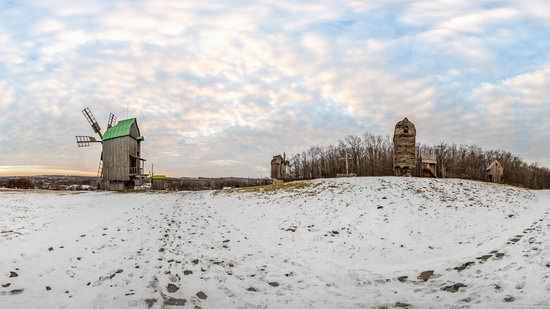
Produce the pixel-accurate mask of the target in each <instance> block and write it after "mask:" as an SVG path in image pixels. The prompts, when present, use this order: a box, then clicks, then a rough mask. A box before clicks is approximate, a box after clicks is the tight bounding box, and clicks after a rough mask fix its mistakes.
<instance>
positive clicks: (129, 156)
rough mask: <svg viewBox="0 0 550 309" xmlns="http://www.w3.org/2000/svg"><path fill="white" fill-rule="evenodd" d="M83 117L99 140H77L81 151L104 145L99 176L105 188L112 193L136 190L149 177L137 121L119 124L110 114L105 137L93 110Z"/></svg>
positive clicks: (88, 109) (89, 137)
mask: <svg viewBox="0 0 550 309" xmlns="http://www.w3.org/2000/svg"><path fill="white" fill-rule="evenodd" d="M82 114H84V117H85V118H86V120H87V121H88V123H89V124H90V126H91V127H92V129H93V130H94V132H95V133H96V134H98V135H99V139H97V138H95V137H93V136H76V144H77V145H78V147H89V146H90V144H91V143H100V144H102V150H101V156H100V158H99V167H98V171H97V173H98V176H101V177H102V178H103V186H104V187H105V188H106V189H109V190H128V189H133V188H134V186H135V183H136V180H138V179H140V178H143V177H145V176H146V175H145V174H143V166H144V163H145V159H143V158H141V142H142V141H144V138H143V136H141V134H140V131H139V127H138V125H137V120H136V118H130V119H124V120H121V121H118V122H117V118H116V116H115V115H113V114H109V120H108V122H107V130H106V131H105V133H103V134H102V133H101V127H100V126H99V124H98V122H97V120H96V119H95V117H94V115H93V114H92V111H91V110H90V108H85V109H84V110H83V111H82Z"/></svg>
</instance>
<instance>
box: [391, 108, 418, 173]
mask: <svg viewBox="0 0 550 309" xmlns="http://www.w3.org/2000/svg"><path fill="white" fill-rule="evenodd" d="M393 147H394V148H393V150H394V151H393V172H394V175H395V176H409V177H410V176H412V172H413V171H414V169H415V167H416V128H415V127H414V124H413V123H412V122H410V121H409V119H407V118H405V119H403V120H401V121H399V122H398V123H397V124H396V125H395V131H394V134H393Z"/></svg>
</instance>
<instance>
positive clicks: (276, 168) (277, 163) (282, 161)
mask: <svg viewBox="0 0 550 309" xmlns="http://www.w3.org/2000/svg"><path fill="white" fill-rule="evenodd" d="M288 165H290V162H288V161H287V160H286V153H285V154H283V156H281V155H275V156H273V159H272V160H271V178H273V179H285V178H286V167H287V166H288Z"/></svg>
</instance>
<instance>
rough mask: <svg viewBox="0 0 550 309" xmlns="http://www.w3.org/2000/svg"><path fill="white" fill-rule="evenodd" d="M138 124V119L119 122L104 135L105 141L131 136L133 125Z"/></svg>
mask: <svg viewBox="0 0 550 309" xmlns="http://www.w3.org/2000/svg"><path fill="white" fill-rule="evenodd" d="M135 122H136V118H130V119H124V120H121V121H119V122H118V123H117V124H116V125H115V126H114V127H110V128H109V129H107V131H105V134H103V140H104V141H106V140H109V139H113V138H117V137H123V136H128V135H130V130H131V128H132V125H133V124H134V123H135Z"/></svg>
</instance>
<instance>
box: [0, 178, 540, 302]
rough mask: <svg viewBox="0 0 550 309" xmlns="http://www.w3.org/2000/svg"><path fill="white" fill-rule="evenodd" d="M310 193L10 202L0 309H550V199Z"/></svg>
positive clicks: (433, 188)
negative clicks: (451, 308) (541, 308)
mask: <svg viewBox="0 0 550 309" xmlns="http://www.w3.org/2000/svg"><path fill="white" fill-rule="evenodd" d="M301 187H302V185H301V184H298V185H296V184H289V185H287V186H286V188H284V189H282V190H278V191H269V190H266V191H256V190H252V192H247V191H244V190H226V191H203V192H178V193H111V192H88V193H56V192H21V191H0V308H127V307H133V308H180V307H181V306H183V308H194V307H201V308H362V307H367V308H370V307H380V306H387V307H390V308H391V307H407V306H410V307H418V308H425V307H445V306H464V307H479V308H496V307H514V306H535V305H539V306H540V305H547V306H548V305H550V192H549V191H529V190H523V189H518V188H512V187H508V186H503V185H493V184H487V183H479V182H471V181H464V180H456V179H445V180H430V179H419V178H397V177H383V178H352V179H328V180H316V181H312V182H309V183H307V186H305V187H304V188H301Z"/></svg>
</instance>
